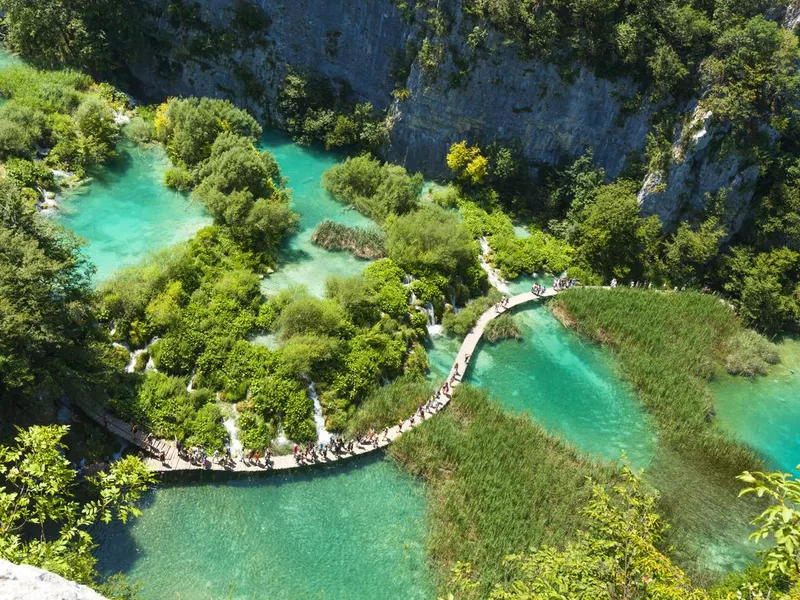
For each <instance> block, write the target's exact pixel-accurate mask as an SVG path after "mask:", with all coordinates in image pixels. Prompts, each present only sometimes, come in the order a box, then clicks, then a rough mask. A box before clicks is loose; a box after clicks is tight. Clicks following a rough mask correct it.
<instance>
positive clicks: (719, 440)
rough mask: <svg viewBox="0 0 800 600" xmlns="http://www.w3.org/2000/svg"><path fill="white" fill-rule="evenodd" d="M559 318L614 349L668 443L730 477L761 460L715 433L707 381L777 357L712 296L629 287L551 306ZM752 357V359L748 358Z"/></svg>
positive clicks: (585, 293)
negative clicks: (727, 370) (720, 372)
mask: <svg viewBox="0 0 800 600" xmlns="http://www.w3.org/2000/svg"><path fill="white" fill-rule="evenodd" d="M553 305H554V308H555V310H556V314H558V315H560V316H561V317H562V319H563V320H564V321H565V322H567V323H568V324H570V325H572V326H574V327H575V328H576V329H577V331H578V332H579V333H581V334H583V335H585V336H587V337H589V338H590V339H593V340H596V341H598V342H600V343H603V344H607V345H609V346H610V347H611V348H612V349H613V350H614V351H615V353H616V356H617V359H618V360H619V364H620V367H621V369H622V372H623V373H624V374H625V376H626V377H627V378H628V379H630V381H631V383H632V384H633V386H634V387H635V388H636V389H637V391H638V392H639V397H640V398H641V400H642V402H643V403H644V405H645V406H646V407H647V408H648V410H649V411H650V412H652V414H653V415H654V417H655V419H656V422H657V423H658V425H659V427H660V429H661V431H662V437H663V439H664V440H665V441H666V442H667V443H669V444H670V445H672V446H673V448H675V449H676V450H680V451H683V452H687V453H690V454H692V455H693V456H694V455H696V457H697V459H698V460H700V461H702V462H703V463H705V464H709V465H713V468H714V469H715V470H716V471H717V472H719V473H727V474H729V476H730V477H731V478H733V477H734V476H735V475H737V474H738V473H739V472H741V471H744V470H746V469H748V468H749V467H750V466H751V465H752V464H753V463H754V462H756V458H755V457H754V456H753V454H752V452H751V451H750V450H748V449H746V448H745V447H743V446H741V445H739V444H736V443H734V442H732V441H730V440H729V439H728V438H727V437H726V436H725V435H724V434H722V433H721V432H719V431H717V430H716V429H714V428H712V427H711V421H712V420H713V415H714V398H713V394H712V392H711V390H710V389H709V387H708V385H707V382H708V380H709V379H710V378H711V377H713V376H714V374H715V372H717V371H718V370H721V369H722V368H724V365H725V364H726V363H727V364H728V366H729V368H730V369H731V370H732V371H737V372H758V371H759V370H762V369H763V368H764V366H765V365H766V362H767V361H772V362H774V361H775V360H776V359H777V357H776V355H775V353H774V349H770V348H769V347H768V346H769V344H768V343H767V342H766V341H765V340H763V339H760V340H758V341H757V342H755V343H753V340H752V335H754V334H752V333H746V332H745V331H744V330H743V328H742V326H741V324H740V323H739V320H738V319H737V318H736V316H735V314H734V313H733V311H732V310H731V309H730V308H729V307H728V306H726V305H725V304H724V303H721V302H719V299H718V298H716V297H715V296H713V295H705V294H698V293H694V292H684V293H669V292H668V293H662V292H647V291H640V290H631V289H617V290H613V291H612V290H602V289H574V290H570V291H569V292H567V293H564V294H560V295H559V296H558V297H556V299H555V300H554V301H553ZM745 352H752V353H751V354H749V353H748V354H744V353H745Z"/></svg>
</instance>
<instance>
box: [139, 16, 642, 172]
mask: <svg viewBox="0 0 800 600" xmlns="http://www.w3.org/2000/svg"><path fill="white" fill-rule="evenodd" d="M248 1H251V2H253V3H256V4H258V5H259V6H260V7H261V8H262V9H263V10H264V12H265V13H266V14H267V15H268V16H269V18H270V21H271V23H270V25H269V27H268V28H266V29H265V31H264V33H263V34H262V35H261V36H260V37H261V39H260V40H259V43H258V44H255V43H254V44H249V47H247V48H240V49H237V50H235V51H234V52H232V53H230V54H229V55H225V54H224V53H220V54H219V55H218V56H215V57H212V58H211V59H205V58H199V57H192V56H190V57H188V59H181V58H180V56H179V53H178V52H176V50H175V48H177V47H179V46H180V43H181V34H180V32H179V31H178V30H176V29H173V28H172V27H171V26H170V24H169V19H168V16H167V15H168V13H169V9H168V5H169V3H168V1H167V0H150V2H151V5H152V7H153V8H154V11H153V13H154V19H153V20H154V23H153V25H154V27H155V29H157V30H160V31H162V32H165V33H166V34H167V36H168V37H169V39H170V42H171V45H172V47H173V49H172V50H171V51H170V53H169V54H168V55H167V56H166V59H167V61H168V62H169V64H170V68H169V69H167V70H165V69H163V68H162V69H161V70H159V68H158V65H159V60H160V61H161V64H162V66H163V63H164V58H165V57H163V56H162V57H160V58H159V59H158V60H153V58H152V57H151V58H150V59H148V60H145V61H142V62H141V63H140V64H138V65H136V67H135V69H134V73H135V75H136V76H137V77H138V79H140V80H141V81H142V82H143V83H144V87H145V90H146V91H147V92H148V93H149V94H150V95H152V96H161V97H163V96H166V95H170V94H172V95H176V94H182V95H188V94H195V95H199V94H202V95H209V96H215V97H226V96H234V97H235V99H236V101H237V103H239V104H244V105H246V106H248V107H249V108H250V109H252V110H253V111H254V112H255V114H257V115H259V116H260V117H261V118H263V119H265V120H268V119H276V120H278V119H279V115H278V114H277V112H276V110H275V98H276V94H277V90H278V86H279V84H280V81H281V80H282V78H283V77H284V75H285V66H286V65H287V64H288V65H291V66H293V67H294V68H297V69H304V68H310V69H314V70H316V71H318V72H320V73H321V74H323V75H325V76H326V77H328V78H329V79H330V80H332V81H333V82H335V83H339V84H342V85H347V86H349V87H350V88H351V89H352V91H353V94H354V97H355V98H357V99H359V100H369V101H370V102H372V104H373V105H374V106H376V107H377V108H379V109H384V108H387V107H388V106H390V104H391V103H392V96H391V92H392V90H393V89H394V88H395V87H396V82H395V81H394V80H393V77H392V64H393V57H394V56H395V55H400V54H403V53H404V52H405V48H406V45H407V43H414V40H417V39H418V38H417V36H418V34H419V31H418V29H417V26H416V25H414V24H413V23H410V22H409V21H408V20H407V19H406V18H404V16H403V15H402V14H401V13H400V11H399V10H398V9H397V8H396V6H395V3H393V2H392V1H390V0H370V2H354V1H352V0H350V1H347V0H248ZM236 2H237V0H209V1H205V2H203V3H201V13H200V16H201V19H202V21H203V22H204V23H206V24H208V25H210V26H212V27H215V26H216V27H227V26H229V23H230V20H231V15H232V14H233V10H234V7H235V5H236ZM451 13H452V14H453V15H455V17H456V19H455V22H454V23H453V24H452V26H451V27H450V31H451V33H450V34H448V35H447V36H446V37H445V39H442V40H439V41H440V42H442V43H443V44H445V45H446V46H448V47H449V51H448V52H447V56H448V58H447V60H446V61H445V62H444V64H443V65H442V66H441V67H440V68H439V69H438V70H437V72H436V74H435V76H431V74H430V73H428V74H426V73H423V71H422V70H421V69H420V66H419V64H418V62H414V63H413V64H412V66H411V70H410V76H409V77H408V80H407V81H406V82H405V87H406V88H408V89H409V90H410V91H411V97H410V99H408V100H405V101H398V102H395V103H394V104H393V106H392V114H393V116H394V117H395V124H394V128H393V130H392V135H391V144H390V147H389V148H388V149H387V151H386V152H387V156H388V158H390V159H392V160H394V161H397V162H400V163H404V164H406V166H408V167H409V168H411V169H414V170H421V171H423V172H425V173H426V174H427V175H429V176H440V175H445V174H447V167H446V164H445V155H446V154H447V148H448V146H449V144H450V143H452V142H454V141H460V140H462V139H467V140H469V141H471V142H479V143H488V142H491V141H492V140H494V139H501V140H506V141H508V140H514V139H518V140H521V141H522V143H523V147H524V151H525V154H526V156H527V158H528V159H529V160H531V161H532V162H534V163H545V164H555V163H558V162H559V161H563V160H568V159H571V158H575V157H577V156H579V155H581V154H582V153H583V152H584V151H585V150H586V148H588V147H592V148H594V150H595V157H596V159H597V161H598V163H599V164H600V165H601V166H603V167H604V168H605V169H606V170H607V171H608V173H609V175H610V176H612V177H614V176H616V175H618V174H619V172H620V171H621V170H622V168H623V166H624V163H625V159H626V156H627V154H628V153H629V152H631V151H639V150H641V149H642V148H643V147H644V142H645V136H646V132H647V121H648V113H647V111H634V112H633V113H632V114H630V115H624V114H623V108H622V106H623V103H624V101H625V100H627V99H629V98H630V97H632V96H633V95H634V93H635V90H634V88H633V85H632V84H631V82H630V81H625V80H617V81H613V82H612V81H608V80H604V79H599V78H597V77H595V76H594V75H593V74H592V73H590V72H588V71H585V70H583V71H580V72H579V73H577V74H574V76H573V77H572V78H571V80H565V79H562V77H560V75H559V73H558V70H557V69H556V67H554V66H552V65H544V64H537V63H533V62H531V61H524V60H520V59H519V58H518V57H517V56H516V54H515V52H514V50H513V49H512V48H510V47H508V46H506V45H504V44H503V43H502V42H503V41H502V39H500V38H496V39H491V38H490V39H489V40H488V44H487V45H488V46H490V47H493V48H494V50H493V51H492V52H484V53H480V54H479V55H477V56H471V57H470V60H471V63H472V64H471V66H470V68H469V75H468V76H467V77H466V78H462V81H461V82H460V83H459V84H458V85H453V84H452V77H451V76H452V75H453V74H454V73H456V72H458V71H459V70H460V68H459V67H458V66H456V64H454V59H457V58H459V56H461V58H464V55H466V54H467V53H468V52H469V49H468V48H467V47H466V45H465V43H464V38H465V35H464V33H463V31H464V28H465V27H468V26H469V24H464V23H462V22H461V20H460V19H461V14H462V12H461V9H460V7H459V6H458V5H456V6H453V8H452V10H451ZM236 64H238V65H240V67H239V68H240V69H241V65H245V66H246V67H247V69H248V70H249V71H250V72H252V73H253V74H254V75H255V77H256V78H257V80H258V82H259V83H260V85H261V86H263V89H264V92H265V93H264V97H263V98H261V99H258V100H254V99H252V98H250V97H248V94H247V92H246V89H245V86H244V85H243V83H242V82H241V81H240V80H239V79H238V78H237V76H236V74H235V65H236ZM461 68H463V67H461Z"/></svg>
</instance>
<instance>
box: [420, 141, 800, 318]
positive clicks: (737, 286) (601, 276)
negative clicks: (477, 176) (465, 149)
mask: <svg viewBox="0 0 800 600" xmlns="http://www.w3.org/2000/svg"><path fill="white" fill-rule="evenodd" d="M455 146H456V145H454V149H455V150H454V151H456V152H457V153H458V152H459V150H458V149H456V148H455ZM777 164H780V165H781V167H782V168H779V167H778V166H777ZM777 164H776V166H775V167H774V168H773V169H771V174H770V176H769V180H768V181H765V182H764V186H765V188H764V192H763V193H764V194H765V195H764V196H763V197H761V196H757V198H758V202H759V209H758V214H757V215H756V218H755V219H754V220H753V221H751V222H748V224H747V225H746V227H745V228H744V229H743V230H742V232H741V233H740V234H739V235H738V236H737V238H735V240H734V241H735V242H736V243H734V244H732V245H725V244H723V242H724V240H725V237H726V230H725V228H724V226H723V225H722V220H721V215H722V213H721V210H722V209H721V203H722V202H724V199H725V194H726V193H727V192H726V191H725V190H722V191H721V192H720V193H719V194H716V195H715V196H714V197H709V198H707V205H708V206H707V209H706V211H705V215H704V217H703V218H702V219H701V220H700V221H699V223H698V224H697V225H691V224H690V223H688V222H683V223H681V224H680V225H679V226H678V227H677V229H676V231H675V232H674V233H666V232H664V231H662V229H661V225H660V223H659V220H658V218H657V217H655V216H650V217H648V218H645V217H644V216H643V215H642V214H641V210H640V208H639V203H638V199H637V192H638V190H639V187H640V184H639V182H638V181H635V180H632V179H626V178H620V179H618V180H616V181H615V182H613V183H606V182H605V180H606V177H605V172H604V171H603V170H602V169H599V168H597V167H596V166H595V165H594V162H593V157H592V153H591V152H587V153H586V154H585V155H584V156H582V157H581V158H579V159H577V160H576V161H574V162H573V163H572V164H571V165H568V166H567V167H563V168H560V169H549V170H545V172H544V174H543V175H542V177H541V181H540V183H539V188H538V192H539V193H538V195H537V197H536V199H535V200H533V199H532V200H530V203H529V204H528V205H527V208H520V206H519V205H518V204H517V202H518V198H517V197H516V196H513V195H508V194H506V193H501V192H500V191H498V190H499V189H500V188H497V187H496V186H491V185H484V184H481V185H474V184H470V185H466V184H465V183H464V182H463V181H462V180H459V186H458V188H455V187H453V188H447V189H445V190H443V191H441V192H438V193H435V194H434V195H433V200H434V202H436V203H439V204H442V205H445V206H457V207H458V208H459V210H460V212H461V214H462V215H463V217H464V221H465V223H466V225H467V227H468V228H469V230H470V232H471V233H472V235H473V236H474V237H476V238H479V237H485V238H486V239H487V241H488V242H489V244H490V247H491V253H490V255H489V260H490V262H491V263H492V264H493V265H494V266H495V267H496V268H498V269H499V270H500V272H501V273H502V274H503V275H504V276H505V277H508V278H514V277H517V276H518V275H521V274H530V273H532V272H550V273H556V274H557V273H560V272H562V271H563V270H569V273H570V275H571V276H573V277H576V278H578V279H579V280H581V281H583V282H584V283H587V284H597V283H608V282H609V281H610V280H611V279H612V278H617V279H618V280H621V281H638V282H640V283H641V282H645V281H646V282H649V283H651V284H653V285H656V286H659V287H661V286H664V287H666V286H669V287H673V286H674V287H680V288H683V287H689V288H696V289H698V288H702V287H711V288H713V289H716V290H719V291H724V292H725V293H726V294H727V295H729V296H730V299H731V301H732V303H733V304H734V306H735V307H736V309H737V312H739V314H740V315H741V317H742V318H743V320H744V322H745V323H746V324H748V325H750V326H753V327H755V328H756V329H759V330H761V331H765V332H768V333H774V332H777V331H779V330H781V329H784V328H792V327H795V326H796V324H797V322H798V319H799V318H800V303H799V302H798V296H797V286H798V283H797V282H798V279H800V253H798V250H800V241H798V240H800V237H799V236H800V228H798V227H797V223H796V221H797V218H796V217H797V211H798V208H799V207H800V201H798V196H797V193H796V192H795V191H794V189H795V185H797V184H798V181H799V179H798V170H797V167H796V165H794V161H793V160H791V159H790V158H788V157H784V158H783V159H781V160H780V161H779V162H778V163H777ZM491 165H492V161H489V166H490V167H491ZM490 172H491V169H490ZM508 209H511V210H513V211H515V212H516V211H519V214H525V215H528V217H529V218H532V219H533V222H532V223H531V225H530V227H529V229H530V231H531V235H530V236H529V237H518V236H516V235H515V233H514V228H513V225H512V221H511V219H510V218H509V216H508V215H507V213H505V212H504V210H508ZM545 231H546V232H545Z"/></svg>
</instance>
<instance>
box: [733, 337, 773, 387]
mask: <svg viewBox="0 0 800 600" xmlns="http://www.w3.org/2000/svg"><path fill="white" fill-rule="evenodd" d="M779 360H780V358H779V356H778V351H777V349H776V348H775V345H774V344H772V343H771V342H769V341H768V340H767V339H766V338H764V337H763V336H761V335H759V334H758V333H756V332H755V331H753V330H752V329H743V330H741V331H739V332H737V333H736V334H735V335H734V336H733V337H732V338H731V339H730V340H729V342H728V354H727V356H726V357H725V368H726V369H727V371H728V373H730V374H731V375H746V376H748V377H755V376H756V375H764V374H765V373H766V372H767V366H768V365H774V364H776V363H777V362H778V361H779Z"/></svg>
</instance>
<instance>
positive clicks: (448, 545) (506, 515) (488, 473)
mask: <svg viewBox="0 0 800 600" xmlns="http://www.w3.org/2000/svg"><path fill="white" fill-rule="evenodd" d="M390 453H391V455H392V456H393V457H394V458H395V459H396V460H397V461H398V462H399V463H401V464H402V465H404V466H405V467H406V468H407V469H408V470H409V471H410V472H411V473H413V474H415V475H419V476H421V477H422V478H424V480H425V481H426V482H427V484H428V486H427V490H428V492H427V493H428V496H429V502H428V507H429V522H430V533H429V537H428V544H429V548H428V555H429V556H430V557H431V558H432V561H433V563H434V567H435V573H436V575H437V583H438V585H439V587H440V588H441V589H445V586H446V582H447V580H448V578H449V576H450V571H451V568H452V566H453V565H454V564H455V563H457V562H468V563H471V564H472V566H473V567H474V570H475V573H476V574H477V576H478V577H479V580H480V583H481V592H480V593H478V594H477V596H478V597H484V596H486V595H488V590H489V589H490V588H491V586H492V585H493V584H494V583H496V582H498V581H501V580H503V578H504V577H505V575H506V572H505V570H504V567H503V559H504V557H505V556H506V555H508V554H511V553H515V552H522V551H527V550H529V549H530V548H533V547H537V546H539V545H540V544H542V543H547V544H550V545H555V546H561V545H562V544H563V543H564V542H565V541H567V540H568V539H570V537H572V535H573V534H574V533H575V532H576V531H578V530H580V529H581V527H582V522H581V516H580V509H581V507H582V506H584V504H585V503H586V501H587V500H588V498H589V496H590V487H589V485H588V483H587V477H592V478H593V479H594V480H595V481H597V482H600V483H608V482H610V481H612V480H613V478H614V476H615V475H614V474H615V470H614V469H613V468H612V467H611V466H609V465H602V464H600V463H597V462H593V461H592V460H591V459H589V458H587V457H586V456H584V455H582V454H580V453H579V452H578V451H576V450H575V449H573V448H572V447H570V446H568V445H567V444H565V443H563V442H561V441H560V440H558V439H556V438H554V437H552V436H550V435H548V434H547V433H546V432H545V431H544V430H543V429H542V428H541V427H540V426H538V425H537V424H535V423H534V422H533V421H531V419H530V418H528V417H526V416H515V415H511V414H508V413H506V412H505V411H504V410H503V409H502V408H500V407H498V406H497V404H496V403H494V402H492V401H490V400H489V398H488V397H487V394H486V392H485V391H483V390H480V389H477V388H473V387H470V386H468V385H462V386H459V387H457V388H456V390H455V392H454V394H453V401H452V402H451V403H450V404H449V405H448V407H447V409H446V410H445V411H444V412H442V413H441V414H439V415H437V416H436V418H434V419H430V420H429V421H426V422H425V423H424V425H422V426H421V427H418V428H416V429H414V430H413V431H411V432H409V433H407V434H406V435H404V436H402V437H401V438H400V439H398V440H397V441H396V442H395V443H394V444H393V445H392V447H391V450H390Z"/></svg>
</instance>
